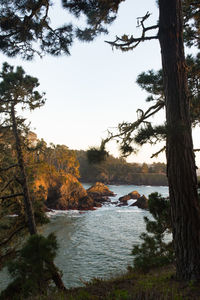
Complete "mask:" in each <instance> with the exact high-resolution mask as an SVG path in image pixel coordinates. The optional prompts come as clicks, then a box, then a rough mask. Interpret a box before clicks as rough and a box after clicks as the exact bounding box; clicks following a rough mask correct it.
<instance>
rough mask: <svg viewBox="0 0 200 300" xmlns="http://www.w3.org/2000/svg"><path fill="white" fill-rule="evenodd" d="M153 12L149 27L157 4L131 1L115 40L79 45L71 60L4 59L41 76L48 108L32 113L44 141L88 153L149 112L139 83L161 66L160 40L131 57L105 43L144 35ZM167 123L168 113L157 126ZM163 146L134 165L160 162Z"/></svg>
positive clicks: (113, 30)
mask: <svg viewBox="0 0 200 300" xmlns="http://www.w3.org/2000/svg"><path fill="white" fill-rule="evenodd" d="M55 2H57V3H60V2H61V1H59V0H56V1H55ZM59 6H61V5H60V4H59V5H58V6H57V7H53V8H52V12H51V13H52V22H53V23H55V24H62V23H65V22H66V23H67V22H68V21H69V15H68V14H67V13H66V12H65V11H64V10H63V9H61V8H60V7H59ZM147 11H149V12H150V13H152V15H151V17H150V19H149V24H151V25H153V24H155V23H156V20H157V19H158V10H157V8H156V6H155V1H154V0H141V1H133V0H126V1H125V2H124V3H122V4H121V6H120V10H119V14H118V18H117V19H116V21H115V22H114V23H113V25H111V26H110V28H109V35H106V36H105V35H103V36H101V37H99V38H97V39H96V40H95V41H93V42H91V43H81V42H78V41H76V42H75V43H74V45H73V47H72V48H71V56H62V57H57V58H55V57H50V56H45V57H44V58H43V59H40V58H35V59H34V60H33V61H31V62H25V61H22V60H21V59H20V58H18V59H8V58H7V57H6V56H3V55H0V58H1V61H8V62H9V63H10V64H12V65H22V66H23V68H24V69H25V71H26V73H27V74H29V75H32V76H36V77H37V78H38V79H39V81H40V90H41V91H44V92H46V98H47V101H46V104H45V106H44V107H43V108H41V109H39V110H35V111H34V112H32V113H31V114H26V116H27V117H28V119H29V120H30V121H31V124H32V125H31V126H32V130H33V131H35V132H36V133H37V135H38V137H39V138H43V139H44V140H45V141H47V142H53V143H54V144H65V145H67V146H68V147H69V148H71V149H88V147H90V146H94V145H99V144H100V141H101V138H102V137H105V136H106V130H107V129H108V128H109V129H111V128H112V127H116V126H117V124H118V123H119V122H122V121H134V120H136V118H137V116H136V110H137V109H138V108H142V109H145V108H147V107H148V104H147V103H145V98H146V96H147V94H146V93H145V92H144V91H142V90H141V89H140V88H139V87H138V86H137V84H136V83H135V81H136V78H137V76H138V74H139V73H141V72H142V71H147V70H149V69H155V70H157V69H159V68H160V67H161V59H160V48H159V43H158V41H149V42H145V43H143V44H141V45H140V46H139V47H138V48H136V49H135V50H134V51H130V52H125V53H122V52H120V51H119V50H114V51H113V50H112V49H111V47H110V46H109V45H108V44H106V43H105V42H104V40H113V39H114V38H115V36H116V35H119V36H120V35H122V34H124V33H126V34H134V35H135V36H136V35H137V36H139V34H140V30H139V29H138V28H136V25H137V17H140V16H144V15H145V14H146V12H147ZM159 119H160V120H159ZM163 119H164V113H163V114H160V116H159V118H157V119H155V122H159V121H163ZM160 147H161V146H158V147H157V148H156V149H155V148H153V147H151V146H145V147H143V149H142V150H141V151H140V152H139V153H138V155H137V156H136V155H134V156H132V157H131V161H135V162H144V161H146V162H149V163H151V162H153V161H156V159H153V160H151V159H150V156H151V153H152V152H153V151H156V150H158V149H159V148H160ZM197 147H198V146H197ZM108 150H109V151H110V152H111V153H113V154H114V155H117V146H116V144H114V143H112V144H111V145H110V146H109V147H108ZM164 160H165V155H161V156H159V157H158V160H157V161H164Z"/></svg>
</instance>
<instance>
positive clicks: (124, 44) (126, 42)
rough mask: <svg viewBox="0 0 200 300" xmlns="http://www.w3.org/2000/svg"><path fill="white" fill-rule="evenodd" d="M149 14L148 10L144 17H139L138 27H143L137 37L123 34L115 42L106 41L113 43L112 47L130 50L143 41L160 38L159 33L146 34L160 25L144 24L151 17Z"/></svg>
mask: <svg viewBox="0 0 200 300" xmlns="http://www.w3.org/2000/svg"><path fill="white" fill-rule="evenodd" d="M149 16H150V13H149V12H147V13H146V15H145V16H144V17H138V18H137V23H138V25H137V27H142V33H141V36H140V37H138V38H135V37H133V36H131V37H128V36H127V35H123V36H122V37H121V38H120V37H118V36H116V39H115V41H113V42H111V41H105V42H106V43H108V44H109V45H111V46H112V47H115V48H117V49H121V50H122V51H128V50H132V49H133V48H135V47H137V46H138V45H139V43H141V42H144V41H150V40H155V39H158V34H156V35H153V36H146V33H147V32H148V31H151V30H155V29H158V25H153V26H149V27H145V26H144V22H145V21H146V20H147V19H148V18H149Z"/></svg>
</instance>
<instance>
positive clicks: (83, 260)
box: [0, 184, 168, 290]
mask: <svg viewBox="0 0 200 300" xmlns="http://www.w3.org/2000/svg"><path fill="white" fill-rule="evenodd" d="M83 186H84V187H85V188H88V187H89V186H90V185H89V184H83ZM108 187H109V189H110V190H111V191H113V192H114V193H115V194H117V195H116V196H115V197H112V198H111V199H112V202H115V201H117V200H118V198H119V197H121V196H124V195H125V194H128V193H130V192H131V191H133V190H137V191H138V192H139V193H140V194H141V195H143V194H144V195H145V196H148V195H149V194H150V193H152V192H155V191H157V192H159V193H161V194H162V195H163V196H167V195H168V187H164V186H159V187H152V186H130V185H129V186H127V185H119V186H114V185H110V186H108ZM112 202H111V204H109V205H106V206H104V207H101V208H99V209H97V210H94V211H86V212H79V211H56V212H53V213H50V214H49V216H50V218H51V222H50V223H49V224H47V225H45V226H44V227H43V229H42V230H43V233H44V234H45V235H47V234H49V233H50V232H54V233H55V234H56V236H57V240H58V243H59V246H60V248H59V251H58V255H57V258H56V264H57V266H58V267H59V269H60V270H62V272H63V281H64V283H65V284H66V287H75V286H80V285H82V282H83V281H88V280H90V279H92V278H94V277H99V278H106V277H110V276H112V275H116V274H118V273H120V272H122V271H125V270H126V268H127V266H128V265H133V257H132V256H131V255H130V253H131V250H132V248H133V245H136V244H138V243H140V239H139V236H140V234H141V232H142V231H144V230H145V225H144V221H143V217H144V216H149V213H148V211H145V210H141V209H139V208H136V207H128V206H126V207H116V205H115V204H112ZM7 282H8V278H7V275H6V272H5V271H4V272H3V273H2V272H1V274H0V290H1V289H2V288H4V287H5V285H6V284H7Z"/></svg>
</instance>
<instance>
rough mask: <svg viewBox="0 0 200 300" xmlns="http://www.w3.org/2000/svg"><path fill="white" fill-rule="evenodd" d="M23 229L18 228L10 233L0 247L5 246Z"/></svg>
mask: <svg viewBox="0 0 200 300" xmlns="http://www.w3.org/2000/svg"><path fill="white" fill-rule="evenodd" d="M24 228H25V226H24V225H23V226H21V227H18V228H17V229H16V230H15V231H14V232H12V233H11V235H10V236H9V237H8V238H7V239H6V240H4V241H3V242H1V243H0V247H1V246H3V245H5V244H7V243H8V242H9V241H10V240H11V239H12V238H13V237H14V236H15V235H16V234H17V233H18V232H20V231H21V230H22V229H24Z"/></svg>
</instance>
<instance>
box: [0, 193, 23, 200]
mask: <svg viewBox="0 0 200 300" xmlns="http://www.w3.org/2000/svg"><path fill="white" fill-rule="evenodd" d="M19 196H24V194H23V193H16V194H12V195H6V196H0V199H2V200H5V199H10V198H14V197H19Z"/></svg>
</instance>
